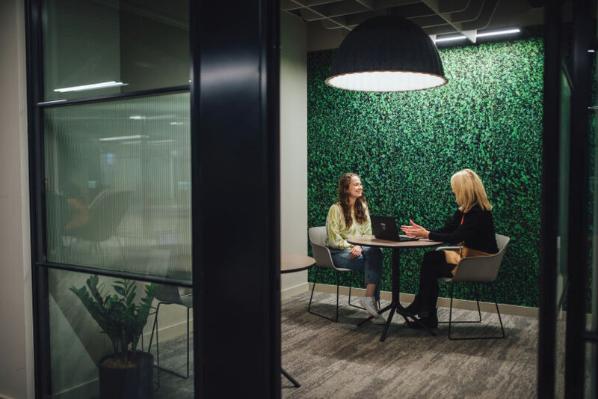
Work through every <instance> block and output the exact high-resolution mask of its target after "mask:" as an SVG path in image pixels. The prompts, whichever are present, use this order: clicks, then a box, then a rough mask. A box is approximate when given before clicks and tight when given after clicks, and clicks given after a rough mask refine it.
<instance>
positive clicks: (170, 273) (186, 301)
mask: <svg viewBox="0 0 598 399" xmlns="http://www.w3.org/2000/svg"><path fill="white" fill-rule="evenodd" d="M174 263H175V260H174V259H171V261H170V264H169V267H168V270H167V277H169V278H172V279H176V280H189V278H190V276H191V272H189V271H186V270H178V265H176V264H174ZM173 269H174V270H173ZM154 295H155V297H156V299H157V300H158V301H160V302H166V303H174V304H179V305H183V306H187V307H189V308H191V307H193V290H192V289H190V288H186V287H179V286H176V285H167V284H155V291H154Z"/></svg>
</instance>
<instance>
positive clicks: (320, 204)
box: [307, 39, 543, 306]
mask: <svg viewBox="0 0 598 399" xmlns="http://www.w3.org/2000/svg"><path fill="white" fill-rule="evenodd" d="M440 55H441V58H442V61H443V63H444V68H445V73H446V76H447V78H448V80H449V83H448V84H447V85H445V86H443V87H441V88H437V89H431V90H424V91H419V92H406V93H358V92H349V91H343V90H338V89H334V88H331V87H329V86H326V84H325V83H324V80H325V78H326V77H327V75H328V71H329V68H330V65H331V61H332V57H333V53H332V51H321V52H314V53H310V54H309V55H308V72H307V73H308V174H309V176H308V179H309V182H308V213H309V215H308V218H309V219H308V223H309V226H320V225H324V224H325V222H326V214H327V211H328V208H329V206H330V205H331V204H332V203H334V202H335V201H336V185H337V181H338V178H339V176H340V175H341V174H342V173H345V172H355V173H358V174H359V175H360V176H361V178H362V181H363V183H364V190H365V194H366V196H367V198H368V202H369V206H370V210H371V213H372V214H382V215H395V216H396V217H397V218H398V221H399V222H401V223H407V222H408V220H409V218H413V219H414V220H415V221H416V222H418V223H419V224H422V225H423V226H426V227H429V228H436V227H440V226H441V225H442V224H443V223H444V221H445V220H446V219H448V218H449V217H450V216H451V215H452V213H453V212H454V210H455V208H456V205H455V203H454V197H453V195H452V193H451V189H450V183H449V180H450V177H451V175H452V174H453V173H454V172H455V171H457V170H460V169H463V168H466V167H468V168H471V169H473V170H475V171H476V172H477V173H478V174H479V175H480V176H481V178H482V180H483V181H484V183H485V186H486V190H487V192H488V195H489V198H490V200H491V202H492V203H493V205H494V220H495V224H496V231H497V232H498V233H501V234H505V235H508V236H510V237H511V243H510V245H509V249H508V250H507V254H506V257H505V260H504V261H503V264H502V267H501V271H500V274H499V277H498V280H497V283H496V289H497V296H498V301H499V302H500V303H509V304H515V305H525V306H538V272H539V270H538V269H539V249H538V244H539V232H540V194H541V193H540V179H541V155H542V154H541V152H542V147H541V138H542V137H541V135H542V88H543V76H542V75H543V45H542V41H541V40H540V39H528V40H519V41H512V42H500V43H491V44H481V45H474V46H465V47H458V48H448V49H442V50H440ZM423 253H424V252H423V251H422V250H409V251H403V253H402V255H401V269H402V272H401V291H402V292H410V293H414V292H416V291H417V286H418V275H419V265H420V262H421V259H422V256H423ZM389 255H390V254H389V253H386V256H385V265H384V268H385V272H384V275H383V282H382V289H383V290H390V284H391V282H390V264H389V259H390V256H389ZM313 276H314V275H313V270H312V271H311V272H310V281H313ZM345 279H346V280H347V281H346V283H349V281H348V280H350V283H351V285H353V286H355V287H360V286H362V285H363V279H362V277H361V276H359V275H352V276H351V275H350V276H348V277H345ZM334 281H335V280H334V276H333V275H332V274H331V273H320V277H319V278H318V282H324V283H329V284H334ZM441 290H442V292H441V295H443V296H446V295H447V288H446V287H442V285H441ZM472 293H473V285H472V284H465V285H463V284H457V286H456V287H455V296H456V297H458V298H465V299H473V296H472ZM490 294H491V293H490V291H488V290H482V300H491V295H490Z"/></svg>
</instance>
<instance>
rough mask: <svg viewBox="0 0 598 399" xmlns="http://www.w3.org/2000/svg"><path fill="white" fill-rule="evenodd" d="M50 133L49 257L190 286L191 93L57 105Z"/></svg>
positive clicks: (49, 119) (50, 115)
mask: <svg viewBox="0 0 598 399" xmlns="http://www.w3.org/2000/svg"><path fill="white" fill-rule="evenodd" d="M44 129H45V158H46V168H45V169H46V214H47V218H48V219H47V242H48V260H49V261H50V262H56V263H66V264H74V265H83V266H92V267H98V268H105V269H110V270H119V271H126V272H131V273H136V274H141V275H152V276H160V277H170V276H172V274H173V273H175V272H176V273H178V276H179V277H182V278H183V279H185V280H189V281H190V280H191V277H190V273H191V191H190V186H191V183H190V180H191V176H190V173H191V172H190V170H191V165H190V143H189V142H190V132H189V94H188V93H182V94H169V95H161V96H154V97H144V98H136V99H128V100H119V101H111V102H103V103H96V104H84V105H73V106H69V107H56V108H51V109H48V110H47V111H46V112H45V127H44ZM184 272H187V275H185V274H184Z"/></svg>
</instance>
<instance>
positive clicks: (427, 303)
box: [417, 251, 455, 313]
mask: <svg viewBox="0 0 598 399" xmlns="http://www.w3.org/2000/svg"><path fill="white" fill-rule="evenodd" d="M454 267H455V265H451V264H449V263H446V259H445V258H444V251H432V252H427V253H426V254H425V255H424V261H423V263H422V267H421V270H420V273H419V293H418V297H419V298H417V299H418V300H419V301H420V306H419V309H420V312H422V313H425V312H435V311H436V302H437V301H438V279H439V278H440V277H452V274H451V270H453V268H454Z"/></svg>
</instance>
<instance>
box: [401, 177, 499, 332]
mask: <svg viewBox="0 0 598 399" xmlns="http://www.w3.org/2000/svg"><path fill="white" fill-rule="evenodd" d="M451 189H452V190H453V193H454V194H455V201H456V202H457V205H458V209H457V210H456V211H455V213H454V214H453V217H452V219H451V220H450V221H449V222H447V223H446V225H445V226H444V227H443V228H441V229H439V230H431V231H430V230H428V229H426V228H424V227H422V226H420V225H418V224H416V223H415V222H414V221H413V220H410V223H409V225H408V226H401V229H402V230H403V231H404V232H405V234H407V235H408V236H412V237H418V238H428V239H430V240H434V241H442V242H446V243H450V244H461V245H462V249H461V250H460V251H432V252H428V253H426V254H425V255H424V260H423V263H422V267H421V271H420V276H419V292H418V294H417V295H416V296H415V299H414V301H413V303H412V304H411V305H409V306H408V307H407V308H406V311H407V313H409V314H411V315H412V316H415V315H418V316H419V319H420V321H421V324H423V325H425V326H427V327H428V328H436V327H437V326H438V317H437V313H436V301H437V300H438V281H437V280H438V278H440V277H451V276H452V275H453V274H454V272H455V265H457V264H458V263H459V261H460V260H461V258H462V257H469V256H487V255H491V254H495V253H497V252H498V247H497V245H496V236H495V232H494V221H493V218H492V205H491V204H490V201H488V197H487V195H486V190H485V189H484V184H483V183H482V180H481V179H480V177H479V176H478V175H477V174H476V173H475V172H474V171H473V170H471V169H463V170H460V171H459V172H457V173H455V174H454V175H453V176H452V177H451ZM411 326H412V327H416V328H417V327H418V324H411Z"/></svg>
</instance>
